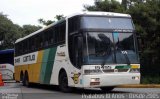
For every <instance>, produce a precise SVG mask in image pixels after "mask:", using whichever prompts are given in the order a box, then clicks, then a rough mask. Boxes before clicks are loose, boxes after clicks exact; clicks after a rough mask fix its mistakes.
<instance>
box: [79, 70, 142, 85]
mask: <svg viewBox="0 0 160 99" xmlns="http://www.w3.org/2000/svg"><path fill="white" fill-rule="evenodd" d="M82 82H83V83H82V85H83V87H86V88H87V87H106V86H118V85H124V84H139V83H140V73H121V74H119V73H114V74H99V75H83V81H82Z"/></svg>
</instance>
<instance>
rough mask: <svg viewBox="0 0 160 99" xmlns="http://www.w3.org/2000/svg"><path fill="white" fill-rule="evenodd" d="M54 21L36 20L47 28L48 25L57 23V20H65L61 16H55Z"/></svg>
mask: <svg viewBox="0 0 160 99" xmlns="http://www.w3.org/2000/svg"><path fill="white" fill-rule="evenodd" d="M54 18H55V20H53V21H52V20H47V21H46V20H44V19H42V18H41V19H38V21H39V23H40V24H43V25H45V26H47V25H50V24H52V23H54V22H56V21H58V20H61V19H63V18H65V17H64V16H63V15H56V16H55V17H54Z"/></svg>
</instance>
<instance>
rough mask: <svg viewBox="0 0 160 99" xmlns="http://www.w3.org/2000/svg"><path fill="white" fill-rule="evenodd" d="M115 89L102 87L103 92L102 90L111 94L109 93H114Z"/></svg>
mask: <svg viewBox="0 0 160 99" xmlns="http://www.w3.org/2000/svg"><path fill="white" fill-rule="evenodd" d="M113 89H114V87H113V86H111V87H101V90H102V91H103V92H109V91H112V90H113Z"/></svg>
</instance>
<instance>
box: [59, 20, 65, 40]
mask: <svg viewBox="0 0 160 99" xmlns="http://www.w3.org/2000/svg"><path fill="white" fill-rule="evenodd" d="M65 31H66V24H65V22H64V23H62V24H61V25H60V26H59V40H60V42H63V41H65Z"/></svg>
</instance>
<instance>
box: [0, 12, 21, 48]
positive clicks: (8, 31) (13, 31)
mask: <svg viewBox="0 0 160 99" xmlns="http://www.w3.org/2000/svg"><path fill="white" fill-rule="evenodd" d="M21 34H22V32H21V27H20V26H18V25H16V24H13V23H12V21H11V20H9V19H8V18H7V16H6V15H3V13H0V49H7V48H13V47H14V42H15V40H16V39H17V38H19V37H21Z"/></svg>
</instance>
